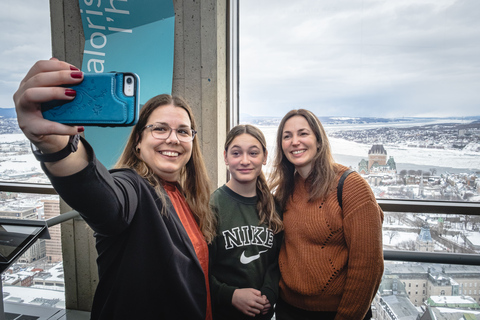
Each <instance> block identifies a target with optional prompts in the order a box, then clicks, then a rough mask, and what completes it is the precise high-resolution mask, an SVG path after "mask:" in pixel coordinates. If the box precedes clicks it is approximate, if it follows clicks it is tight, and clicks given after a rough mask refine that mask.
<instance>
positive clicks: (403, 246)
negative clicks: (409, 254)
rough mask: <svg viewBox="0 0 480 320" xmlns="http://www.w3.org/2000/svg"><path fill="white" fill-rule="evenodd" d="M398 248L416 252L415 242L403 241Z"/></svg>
mask: <svg viewBox="0 0 480 320" xmlns="http://www.w3.org/2000/svg"><path fill="white" fill-rule="evenodd" d="M397 248H398V249H403V250H408V251H415V241H413V240H405V241H402V242H400V243H399V244H398V245H397Z"/></svg>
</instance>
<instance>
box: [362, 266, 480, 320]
mask: <svg viewBox="0 0 480 320" xmlns="http://www.w3.org/2000/svg"><path fill="white" fill-rule="evenodd" d="M478 288H480V267H478V266H463V265H443V264H433V263H415V262H393V261H388V262H386V263H385V272H384V274H383V278H382V283H381V284H380V288H379V290H378V294H377V295H376V297H375V299H374V301H373V303H372V306H373V308H372V310H373V312H374V318H375V319H393V318H392V317H391V315H392V314H396V315H399V314H401V315H402V316H403V317H405V319H417V318H416V317H417V316H422V315H423V314H426V315H428V314H429V313H430V314H435V316H434V317H431V318H430V317H429V318H428V319H477V317H478V311H477V310H478V309H479V308H480V305H479V302H480V291H479V290H478ZM375 313H376V315H375ZM472 314H473V315H477V317H475V316H471V315H472ZM465 315H467V317H464V316H465ZM468 315H470V318H469V317H468ZM425 319H426V318H425Z"/></svg>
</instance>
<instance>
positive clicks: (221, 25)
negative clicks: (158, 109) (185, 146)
mask: <svg viewBox="0 0 480 320" xmlns="http://www.w3.org/2000/svg"><path fill="white" fill-rule="evenodd" d="M226 2H227V1H226V0H202V1H195V0H174V1H173V3H174V9H175V55H174V67H173V88H172V93H173V94H174V95H179V96H182V97H183V98H185V99H186V100H187V102H188V103H189V104H190V106H191V107H192V109H193V112H194V115H195V119H196V121H197V122H198V125H199V130H198V132H199V138H200V140H201V148H202V152H203V155H204V157H205V162H206V165H207V170H208V173H209V176H210V178H211V179H212V189H216V188H217V187H218V186H220V185H222V184H224V183H225V182H226V173H227V171H226V168H225V163H224V161H223V144H224V142H225V137H226V132H227V123H228V106H227V3H226Z"/></svg>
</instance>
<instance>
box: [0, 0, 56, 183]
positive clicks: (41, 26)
mask: <svg viewBox="0 0 480 320" xmlns="http://www.w3.org/2000/svg"><path fill="white" fill-rule="evenodd" d="M2 4H3V6H2V11H1V13H0V39H1V43H2V50H0V79H1V85H0V181H21V182H29V183H45V182H47V181H48V180H46V178H45V177H44V175H43V172H42V171H41V170H40V165H39V164H38V162H37V161H36V160H35V158H34V157H33V155H32V154H31V151H30V145H29V143H28V140H27V139H26V138H25V137H24V136H23V134H22V133H21V131H20V129H19V127H18V123H17V120H16V113H15V108H14V105H13V99H12V97H13V94H14V93H15V91H16V90H17V88H18V86H19V85H20V81H21V80H22V79H23V77H24V76H25V75H26V74H27V72H28V70H29V69H30V67H31V66H32V65H33V64H34V63H35V61H37V60H41V59H50V57H52V49H51V47H52V45H51V36H50V34H51V33H50V8H49V1H48V0H25V1H15V0H7V1H6V3H2Z"/></svg>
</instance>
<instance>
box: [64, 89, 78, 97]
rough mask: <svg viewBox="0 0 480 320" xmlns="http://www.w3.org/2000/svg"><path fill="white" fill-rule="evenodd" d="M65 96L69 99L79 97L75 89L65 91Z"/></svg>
mask: <svg viewBox="0 0 480 320" xmlns="http://www.w3.org/2000/svg"><path fill="white" fill-rule="evenodd" d="M65 95H66V96H69V97H75V96H76V95H77V91H75V90H73V89H65Z"/></svg>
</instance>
